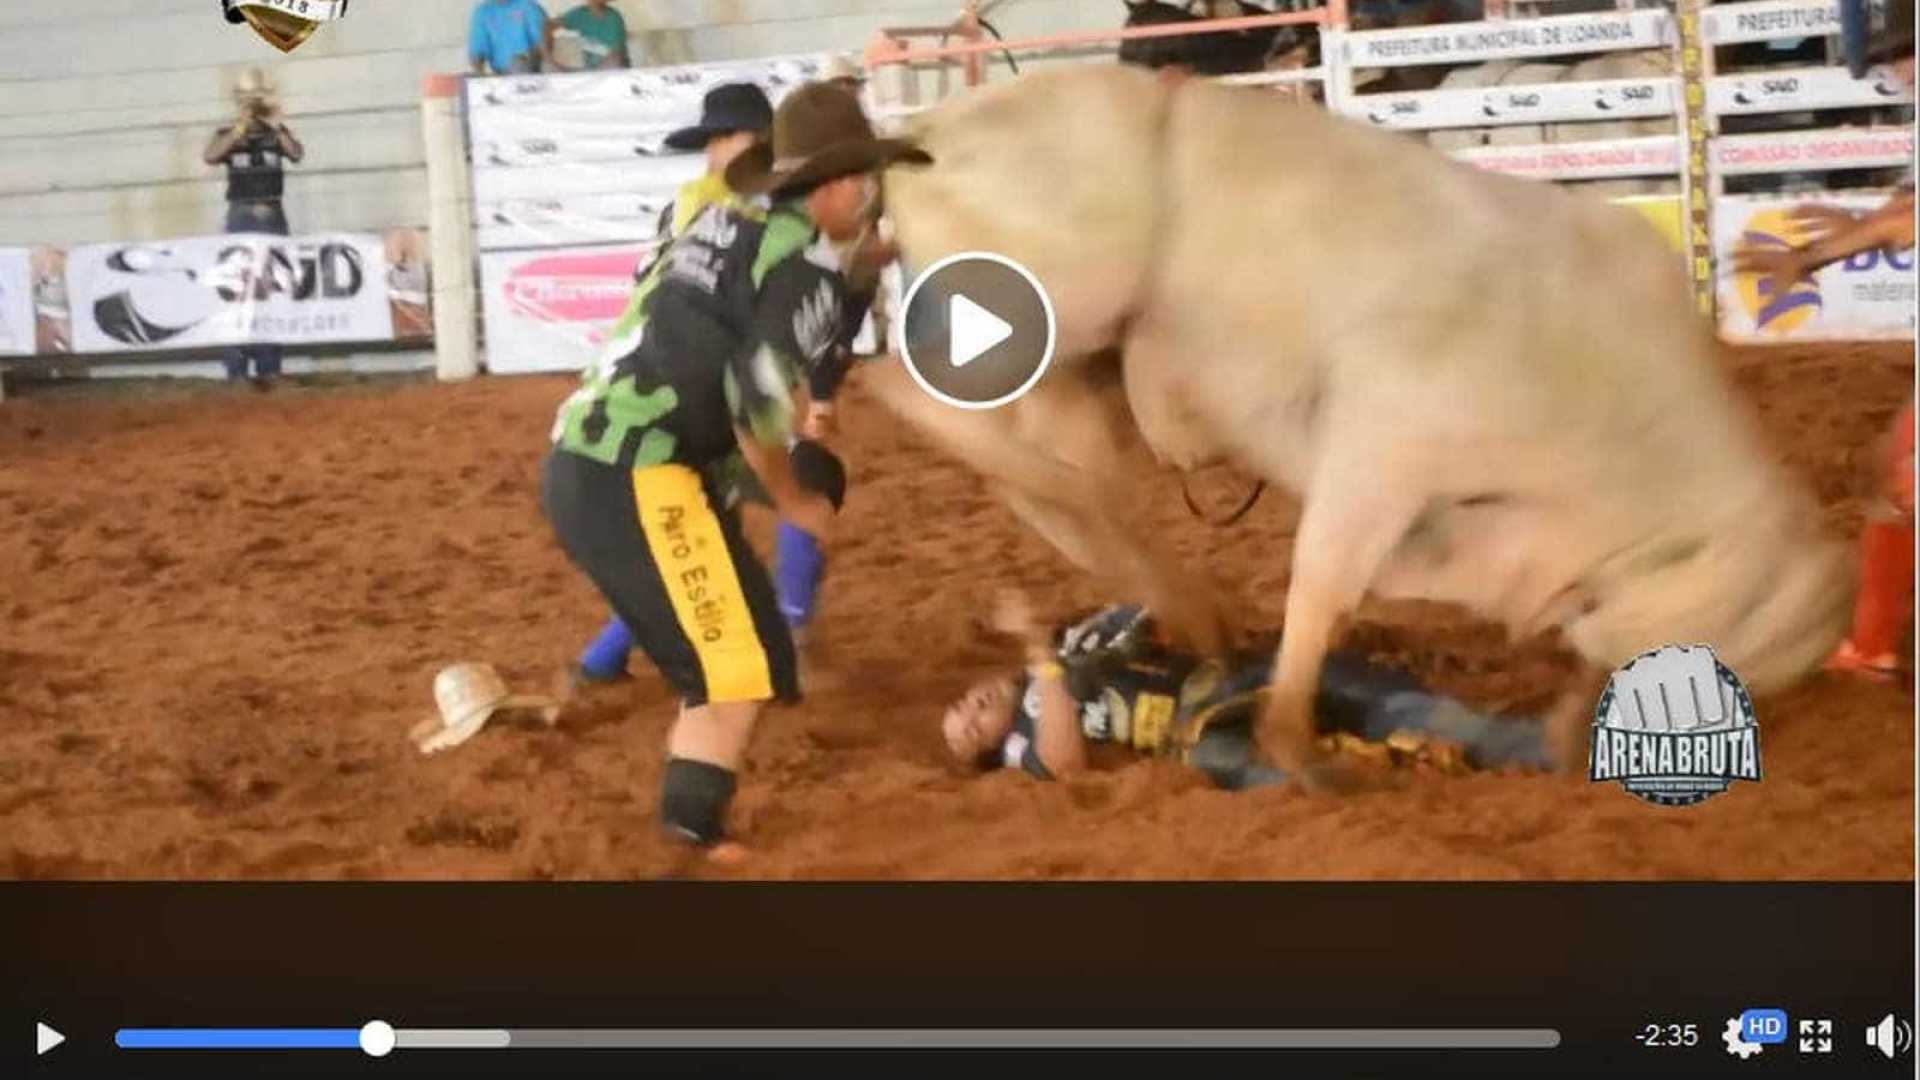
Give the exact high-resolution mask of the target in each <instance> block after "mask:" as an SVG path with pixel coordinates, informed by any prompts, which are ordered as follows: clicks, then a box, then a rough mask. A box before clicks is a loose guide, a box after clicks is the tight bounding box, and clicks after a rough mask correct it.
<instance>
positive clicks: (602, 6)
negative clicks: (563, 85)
mask: <svg viewBox="0 0 1920 1080" xmlns="http://www.w3.org/2000/svg"><path fill="white" fill-rule="evenodd" d="M562 30H571V31H573V32H574V33H575V34H577V35H579V38H580V66H579V70H581V71H596V70H599V69H601V68H623V67H631V66H632V64H631V63H630V62H629V61H628V59H627V20H625V19H623V18H621V17H620V9H619V8H616V7H614V6H613V5H612V4H610V3H608V2H607V0H587V2H586V3H584V4H580V5H578V6H576V7H575V8H573V9H572V10H571V11H568V12H567V13H566V14H565V15H562V16H560V17H559V18H558V19H555V20H553V21H551V22H549V23H547V35H546V46H547V59H548V61H549V62H551V63H552V64H553V66H554V68H555V69H556V70H562V69H564V65H562V64H561V63H560V62H559V60H558V59H557V58H556V56H555V53H554V48H553V43H554V36H555V35H556V34H558V33H559V32H560V31H562ZM567 70H571V69H567Z"/></svg>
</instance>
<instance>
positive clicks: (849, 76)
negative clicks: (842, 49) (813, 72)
mask: <svg viewBox="0 0 1920 1080" xmlns="http://www.w3.org/2000/svg"><path fill="white" fill-rule="evenodd" d="M820 81H821V82H850V83H863V82H866V81H867V73H866V72H865V71H864V70H862V69H861V67H860V65H858V64H856V63H854V62H853V61H851V60H849V59H847V58H846V57H844V56H836V57H834V58H833V59H831V60H829V61H827V63H826V66H825V67H822V68H821V69H820Z"/></svg>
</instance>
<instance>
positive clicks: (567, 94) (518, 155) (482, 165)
mask: <svg viewBox="0 0 1920 1080" xmlns="http://www.w3.org/2000/svg"><path fill="white" fill-rule="evenodd" d="M826 60H827V57H826V55H825V54H818V55H805V56H784V57H773V58H771V59H766V60H752V61H741V62H736V63H724V64H688V65H683V66H679V67H661V68H640V69H634V70H622V71H591V72H571V73H564V74H555V75H514V76H507V77H502V78H495V79H474V80H470V82H469V83H468V89H467V106H468V112H467V124H468V137H469V139H470V140H471V147H472V155H471V156H472V162H473V194H474V204H475V205H474V225H475V230H476V235H475V241H476V243H477V244H478V245H479V249H480V250H481V251H483V252H487V251H500V250H505V249H510V248H526V247H534V246H571V245H579V244H590V243H596V242H597V243H601V244H605V243H608V242H612V241H623V240H638V239H646V238H651V237H652V235H653V224H654V222H655V221H657V220H658V215H659V208H660V207H661V206H664V205H665V204H666V203H668V202H670V201H672V198H673V193H674V190H675V189H676V188H678V187H679V186H680V185H681V184H684V183H686V182H687V181H688V180H691V179H693V178H695V177H697V176H699V175H700V174H701V173H702V172H704V171H705V169H706V161H705V159H704V157H703V156H702V155H700V154H698V153H676V152H673V151H670V150H668V149H667V148H666V145H665V143H666V138H667V136H668V135H669V134H670V133H672V132H673V131H675V130H677V129H679V128H682V127H686V126H689V125H691V124H694V123H696V122H698V121H699V119H700V102H701V99H702V98H704V97H705V96H706V94H707V91H709V90H712V89H713V88H714V87H716V86H719V85H721V84H723V83H731V82H751V83H755V84H757V85H758V86H759V87H760V88H761V89H762V90H765V91H766V92H767V97H768V98H769V99H770V100H772V101H773V102H774V103H775V104H778V103H779V102H780V100H781V99H782V98H783V97H785V96H786V94H787V92H788V91H790V90H792V89H793V88H794V87H796V86H799V85H801V84H802V83H804V82H806V81H808V80H809V79H812V78H814V77H816V76H817V75H818V74H819V72H820V70H821V68H822V66H823V65H824V64H825V63H826ZM643 208H650V209H643Z"/></svg>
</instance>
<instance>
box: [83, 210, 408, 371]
mask: <svg viewBox="0 0 1920 1080" xmlns="http://www.w3.org/2000/svg"><path fill="white" fill-rule="evenodd" d="M386 249H387V239H386V238H385V237H382V236H379V235H371V234H359V233H323V234H316V235H311V236H294V237H279V236H267V235H262V234H249V235H235V236H200V237H191V238H188V239H183V240H170V241H165V242H162V243H156V244H94V245H90V246H87V247H79V248H73V249H71V250H70V251H68V252H67V266H66V275H67V295H68V300H69V303H70V306H71V309H72V313H73V350H74V351H75V352H129V351H147V350H152V349H192V348H204V347H208V346H220V345H238V344H245V343H248V342H277V343H281V344H287V345H303V344H318V343H323V342H346V341H386V340H391V339H392V338H393V337H394V312H393V307H392V303H391V299H390V297H389V290H388V277H389V274H388V265H387V254H386Z"/></svg>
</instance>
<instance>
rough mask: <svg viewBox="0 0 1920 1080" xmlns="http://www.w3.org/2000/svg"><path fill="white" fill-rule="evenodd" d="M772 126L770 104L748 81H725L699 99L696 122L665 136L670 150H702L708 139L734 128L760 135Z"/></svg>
mask: <svg viewBox="0 0 1920 1080" xmlns="http://www.w3.org/2000/svg"><path fill="white" fill-rule="evenodd" d="M772 125H773V103H772V102H769V101H768V100H767V95H766V92H765V91H763V90H761V89H760V88H759V87H758V86H755V85H754V84H752V83H727V84H725V85H723V86H716V87H714V88H713V89H711V90H709V91H707V96H706V97H705V98H703V99H701V101H700V122H699V123H697V124H694V125H693V126H691V127H683V128H681V129H680V130H678V131H676V132H674V133H673V134H671V135H668V136H667V147H668V149H672V150H704V149H706V146H707V144H708V143H709V142H712V141H713V140H714V139H716V138H718V137H720V136H722V135H730V134H732V133H733V132H736V131H751V132H753V133H754V134H755V135H764V134H766V132H767V128H769V127H771V126H772Z"/></svg>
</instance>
